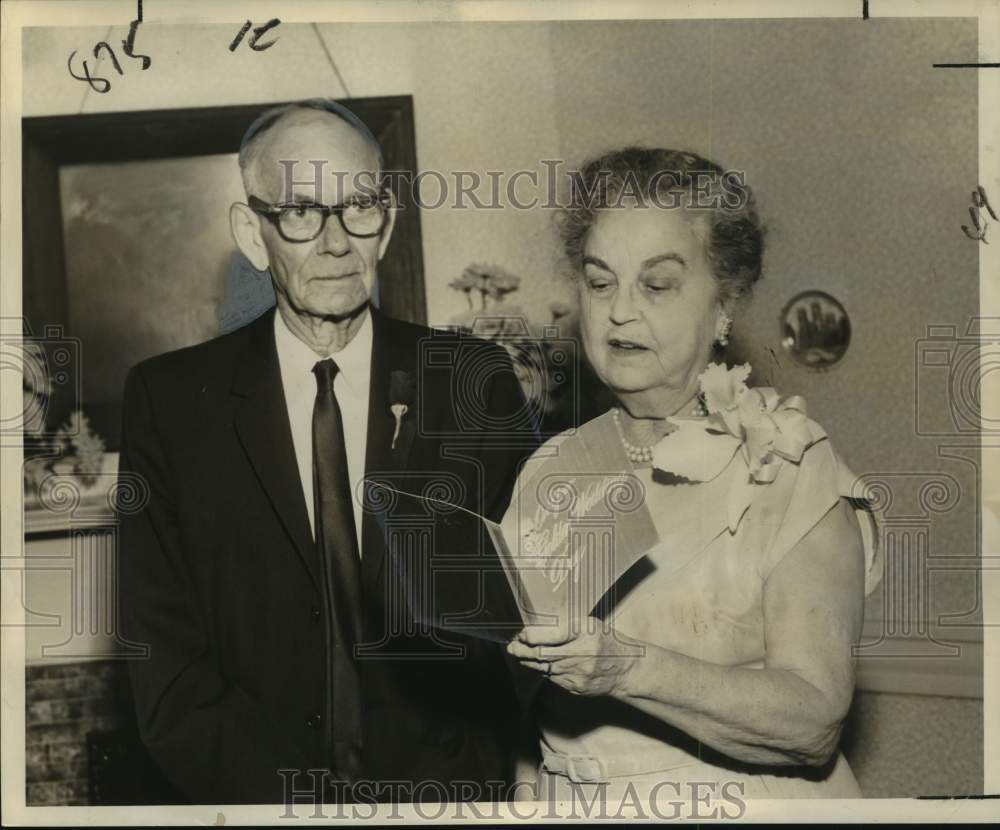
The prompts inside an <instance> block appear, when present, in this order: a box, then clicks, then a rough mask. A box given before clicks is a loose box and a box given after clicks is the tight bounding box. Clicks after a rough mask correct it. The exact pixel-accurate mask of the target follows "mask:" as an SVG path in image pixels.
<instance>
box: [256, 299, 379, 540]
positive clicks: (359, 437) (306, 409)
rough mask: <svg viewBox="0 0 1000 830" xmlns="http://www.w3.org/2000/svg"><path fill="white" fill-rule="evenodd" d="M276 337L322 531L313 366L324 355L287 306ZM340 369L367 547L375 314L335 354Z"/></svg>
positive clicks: (300, 458)
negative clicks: (293, 323) (288, 320)
mask: <svg viewBox="0 0 1000 830" xmlns="http://www.w3.org/2000/svg"><path fill="white" fill-rule="evenodd" d="M274 342H275V344H276V345H277V347H278V366H279V367H280V369H281V384H282V386H283V387H284V390H285V405H286V406H287V407H288V422H289V424H291V427H292V444H293V445H294V447H295V460H296V462H297V463H298V467H299V478H300V479H301V480H302V493H303V494H304V495H305V500H306V510H307V511H308V513H309V526H310V528H312V531H313V538H315V537H316V519H315V517H314V515H313V511H314V506H313V457H312V443H313V442H312V417H313V406H314V404H315V403H316V376H315V375H314V374H313V371H312V370H313V366H315V365H316V363H317V362H319V361H320V360H323V359H324V358H323V357H322V356H320V355H318V354H316V352H314V351H313V350H312V349H311V348H310V347H309V346H307V345H306V344H305V343H303V342H302V341H301V340H299V338H298V337H296V336H295V335H294V334H292V332H291V330H290V329H289V328H288V326H287V325H286V324H285V321H284V319H282V316H281V312H280V311H276V312H275V314H274ZM329 356H330V357H332V358H333V359H334V361H335V362H336V364H337V367H338V369H339V371H338V372H337V376H336V377H335V378H334V381H333V393H334V395H336V396H337V403H338V404H339V406H340V413H341V416H342V417H343V422H344V443H345V444H346V445H347V447H346V448H347V475H348V478H349V479H350V482H351V493H353V494H354V526H355V529H356V530H357V534H358V551H359V552H360V551H361V516H362V500H361V490H360V485H361V481H362V479H363V478H364V475H365V448H366V447H367V444H368V393H369V389H370V388H371V365H372V316H371V312H369V311H366V312H365V319H364V322H363V323H362V324H361V328H360V329H359V330H358V333H357V334H355V335H354V338H353V339H352V340H351V342H350V343H348V344H347V345H346V346H344V348H343V349H341V350H340V351H339V352H334V353H333V354H331V355H329Z"/></svg>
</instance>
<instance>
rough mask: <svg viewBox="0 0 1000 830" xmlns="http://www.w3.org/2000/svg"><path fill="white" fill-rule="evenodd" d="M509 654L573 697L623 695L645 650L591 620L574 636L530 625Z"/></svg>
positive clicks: (541, 626) (611, 629) (595, 620)
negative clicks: (629, 678)
mask: <svg viewBox="0 0 1000 830" xmlns="http://www.w3.org/2000/svg"><path fill="white" fill-rule="evenodd" d="M507 653H508V654H510V655H511V656H513V657H516V658H517V659H518V661H519V662H520V664H521V665H522V666H524V667H525V668H529V669H533V670H534V671H538V672H541V673H542V674H544V675H545V676H546V677H548V678H549V680H551V681H552V682H553V683H555V684H556V685H557V686H562V688H564V689H566V690H567V691H570V692H573V693H574V694H578V695H617V696H621V695H623V694H625V686H626V680H627V677H628V673H629V672H630V671H631V669H632V668H633V667H634V665H635V662H636V660H637V659H638V658H639V657H641V656H642V655H643V654H644V653H645V650H644V648H643V646H642V644H641V643H639V642H638V641H635V640H630V639H628V638H625V637H622V636H621V635H620V634H618V633H617V632H616V631H615V630H614V629H613V628H610V627H608V626H607V625H606V624H605V623H603V622H602V621H600V620H597V619H595V618H593V617H588V618H587V620H586V621H585V624H584V631H582V632H577V633H573V634H569V633H567V632H566V631H564V630H560V629H559V627H558V626H552V625H529V626H527V627H525V628H524V629H522V630H521V632H520V633H519V634H518V635H517V637H515V638H514V639H513V640H511V641H510V643H508V644H507Z"/></svg>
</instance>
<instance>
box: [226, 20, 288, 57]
mask: <svg viewBox="0 0 1000 830" xmlns="http://www.w3.org/2000/svg"><path fill="white" fill-rule="evenodd" d="M279 25H281V21H280V20H278V18H276V17H275V18H272V19H271V20H268V21H267V23H265V24H264V25H262V26H257V27H256V28H255V29H254V30H253V36H252V37H251V38H250V42H249V44H247V45H248V46H249V47H250V48H251V49H253V50H254V51H255V52H263V51H264V50H265V49H270V48H271V47H272V46H274V44H275V43H277V42H278V39H277V38H275V39H274V40H269V41H268V42H267V43H257V41H258V40H260V39H261V37H262V36H263V35H264V34H265V33H266V32H268V31H269V30H271V29H273V28H274V27H275V26H279ZM251 26H253V23H251V22H250V21H249V20H248V21H247V22H246V23H244V24H243V28H242V29H240V30H239V32H238V33H237V34H236V37H234V38H233V42H232V43H230V44H229V51H230V52H235V51H236V47H237V46H239V45H240V43H242V41H243V38H244V37H246V33H247V32H249V31H250V27H251Z"/></svg>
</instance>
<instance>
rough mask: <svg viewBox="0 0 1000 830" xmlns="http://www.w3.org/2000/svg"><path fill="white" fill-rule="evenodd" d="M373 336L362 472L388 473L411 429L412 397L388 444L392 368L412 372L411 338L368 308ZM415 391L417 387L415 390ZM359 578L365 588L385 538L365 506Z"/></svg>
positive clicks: (403, 459) (403, 457)
mask: <svg viewBox="0 0 1000 830" xmlns="http://www.w3.org/2000/svg"><path fill="white" fill-rule="evenodd" d="M372 325H373V342H372V367H371V386H370V391H369V398H368V446H367V449H366V451H365V475H366V476H373V477H375V478H383V479H384V478H392V477H393V473H398V472H401V471H403V470H405V469H406V468H407V464H408V461H409V457H410V453H411V451H412V449H413V444H414V439H415V437H416V432H417V407H418V405H419V403H418V401H415V402H414V403H413V404H411V405H410V406H409V407H408V411H407V412H406V414H405V415H404V416H403V417H402V419H401V422H400V429H399V435H398V436H397V437H396V442H395V447H393V433H394V431H395V428H396V418H395V416H394V415H393V413H392V409H391V406H392V404H393V401H392V399H391V395H390V383H391V379H392V373H393V372H394V371H405V372H412V373H413V374H414V376H416V362H417V341H416V339H414V337H413V336H412V335H411V334H410V332H409V330H408V327H405V326H401V325H400V324H398V323H397V322H396V321H395V320H392V319H390V318H388V317H384V316H383V315H382V314H381V313H380V312H378V311H377V310H376V309H374V308H373V309H372ZM417 394H419V390H418V393H417ZM362 546H363V547H362V555H361V559H362V578H363V581H364V586H365V588H366V590H369V591H370V590H374V588H375V586H376V585H377V584H378V579H379V576H380V574H381V572H382V568H383V566H384V564H385V543H384V540H383V539H382V534H381V530H380V529H379V526H378V522H377V521H376V519H375V517H374V515H372V514H370V513H368V512H366V513H365V514H364V519H363V522H362Z"/></svg>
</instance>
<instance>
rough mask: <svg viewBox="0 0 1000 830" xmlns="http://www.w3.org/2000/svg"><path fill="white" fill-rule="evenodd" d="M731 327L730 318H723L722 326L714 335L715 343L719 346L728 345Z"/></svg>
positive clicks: (731, 321)
mask: <svg viewBox="0 0 1000 830" xmlns="http://www.w3.org/2000/svg"><path fill="white" fill-rule="evenodd" d="M732 327H733V320H732V318H731V317H723V318H722V324H721V325H720V326H719V331H718V332H717V333H716V335H715V342H716V343H718V344H719V345H720V346H728V345H729V331H730V329H732Z"/></svg>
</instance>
